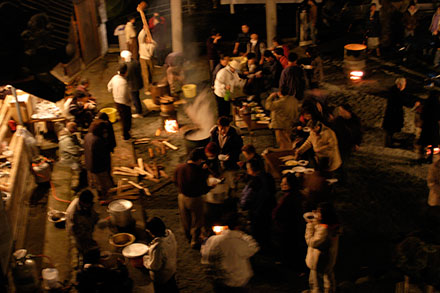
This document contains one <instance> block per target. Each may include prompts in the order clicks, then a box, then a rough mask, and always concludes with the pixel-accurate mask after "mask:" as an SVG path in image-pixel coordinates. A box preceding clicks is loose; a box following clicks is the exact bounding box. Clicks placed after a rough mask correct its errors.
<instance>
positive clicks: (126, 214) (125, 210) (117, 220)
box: [108, 199, 133, 227]
mask: <svg viewBox="0 0 440 293" xmlns="http://www.w3.org/2000/svg"><path fill="white" fill-rule="evenodd" d="M132 207H133V203H132V202H131V201H129V200H126V199H118V200H114V201H112V202H111V203H110V204H109V205H108V213H109V214H110V221H111V223H112V224H113V225H114V226H118V227H126V226H128V225H129V224H130V223H131V222H132V216H131V208H132Z"/></svg>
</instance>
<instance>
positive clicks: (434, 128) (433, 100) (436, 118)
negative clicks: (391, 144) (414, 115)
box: [416, 91, 440, 164]
mask: <svg viewBox="0 0 440 293" xmlns="http://www.w3.org/2000/svg"><path fill="white" fill-rule="evenodd" d="M438 97H439V94H438V92H435V91H431V92H430V94H429V97H428V99H426V100H425V101H424V103H423V106H422V111H421V113H420V120H421V123H422V131H421V133H420V138H419V139H418V141H417V143H416V146H417V149H418V157H419V161H420V162H425V163H428V164H430V163H432V159H433V156H434V148H437V147H438V145H439V144H440V133H439V131H440V130H439V128H440V127H439V123H440V103H439V100H438ZM426 147H429V155H428V157H427V158H426V160H425V158H424V156H425V154H424V153H425V148H426Z"/></svg>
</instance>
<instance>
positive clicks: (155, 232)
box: [144, 217, 179, 293]
mask: <svg viewBox="0 0 440 293" xmlns="http://www.w3.org/2000/svg"><path fill="white" fill-rule="evenodd" d="M146 228H147V232H149V233H150V234H151V236H152V237H153V238H154V239H153V241H151V242H150V245H149V249H148V253H147V254H146V255H144V266H145V267H146V268H147V269H149V270H150V277H151V279H152V280H153V285H154V292H156V293H161V292H164V293H174V292H179V290H178V288H177V284H176V278H175V275H176V268H177V242H176V238H175V237H174V234H173V232H171V230H170V229H166V227H165V224H164V222H163V221H162V220H161V219H159V218H157V217H154V218H152V219H150V220H149V221H148V222H147V225H146Z"/></svg>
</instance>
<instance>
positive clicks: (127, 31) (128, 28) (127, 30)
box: [124, 21, 136, 42]
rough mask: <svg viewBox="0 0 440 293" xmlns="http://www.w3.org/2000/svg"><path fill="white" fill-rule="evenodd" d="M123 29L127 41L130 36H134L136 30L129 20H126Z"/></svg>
mask: <svg viewBox="0 0 440 293" xmlns="http://www.w3.org/2000/svg"><path fill="white" fill-rule="evenodd" d="M124 31H125V39H126V40H127V42H128V41H129V40H130V39H132V38H136V30H135V29H134V25H133V23H131V21H129V22H127V24H126V25H125V29H124Z"/></svg>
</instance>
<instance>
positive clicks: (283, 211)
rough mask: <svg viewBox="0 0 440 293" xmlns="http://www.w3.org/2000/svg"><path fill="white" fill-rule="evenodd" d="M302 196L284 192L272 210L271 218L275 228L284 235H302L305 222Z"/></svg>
mask: <svg viewBox="0 0 440 293" xmlns="http://www.w3.org/2000/svg"><path fill="white" fill-rule="evenodd" d="M303 214H304V212H303V202H302V195H301V194H299V193H293V192H286V193H284V195H283V196H282V197H281V198H280V200H279V201H278V204H277V206H276V207H275V208H274V209H273V212H272V218H273V220H274V224H275V226H276V227H277V228H278V229H279V230H280V231H282V232H285V233H296V232H298V233H297V234H296V235H299V237H302V236H303V235H304V228H305V221H304V219H303Z"/></svg>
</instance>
